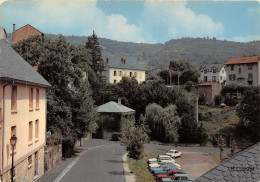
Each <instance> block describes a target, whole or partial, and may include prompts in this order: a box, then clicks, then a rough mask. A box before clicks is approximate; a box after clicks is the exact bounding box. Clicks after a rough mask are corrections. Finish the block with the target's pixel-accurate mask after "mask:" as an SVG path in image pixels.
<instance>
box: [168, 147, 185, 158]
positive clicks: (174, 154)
mask: <svg viewBox="0 0 260 182" xmlns="http://www.w3.org/2000/svg"><path fill="white" fill-rule="evenodd" d="M166 155H168V156H170V157H172V158H176V157H181V155H182V152H180V151H178V150H175V149H171V150H169V151H168V152H166Z"/></svg>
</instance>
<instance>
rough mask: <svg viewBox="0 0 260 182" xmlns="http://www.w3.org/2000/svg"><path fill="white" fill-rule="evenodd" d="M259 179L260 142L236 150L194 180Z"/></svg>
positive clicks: (199, 181) (201, 181)
mask: <svg viewBox="0 0 260 182" xmlns="http://www.w3.org/2000/svg"><path fill="white" fill-rule="evenodd" d="M259 180H260V142H258V143H257V144H255V145H253V146H251V147H249V148H247V149H245V150H242V151H240V152H238V153H237V154H235V155H233V156H232V157H231V158H229V159H227V160H225V161H223V162H222V163H221V164H220V165H218V166H217V167H215V168H213V169H211V170H210V171H208V172H207V173H205V174H203V175H202V176H200V177H199V178H197V179H196V180H195V181H197V182H210V181H215V182H218V181H230V182H237V181H257V182H258V181H259Z"/></svg>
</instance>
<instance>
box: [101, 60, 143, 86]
mask: <svg viewBox="0 0 260 182" xmlns="http://www.w3.org/2000/svg"><path fill="white" fill-rule="evenodd" d="M103 74H104V76H105V78H106V83H107V84H115V83H118V82H120V80H121V79H122V77H132V78H135V79H136V80H137V82H138V83H142V82H143V81H145V68H144V67H143V66H142V65H141V64H139V63H138V62H137V61H134V60H131V61H126V60H125V59H124V58H121V60H116V59H113V60H110V59H109V58H107V59H106V62H105V71H104V73H103Z"/></svg>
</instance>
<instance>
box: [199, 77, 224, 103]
mask: <svg viewBox="0 0 260 182" xmlns="http://www.w3.org/2000/svg"><path fill="white" fill-rule="evenodd" d="M198 89H199V94H200V95H203V96H204V97H205V99H206V103H207V104H209V105H212V106H214V105H215V96H216V95H219V94H220V92H221V90H222V85H220V84H219V83H216V82H204V83H201V84H199V88H198Z"/></svg>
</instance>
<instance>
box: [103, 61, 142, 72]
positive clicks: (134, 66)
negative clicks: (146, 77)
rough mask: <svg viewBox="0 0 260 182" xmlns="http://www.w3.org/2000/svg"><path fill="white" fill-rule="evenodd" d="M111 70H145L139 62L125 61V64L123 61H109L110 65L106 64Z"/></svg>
mask: <svg viewBox="0 0 260 182" xmlns="http://www.w3.org/2000/svg"><path fill="white" fill-rule="evenodd" d="M105 64H106V65H107V66H108V67H109V68H120V69H130V70H143V71H145V68H144V66H143V65H141V64H140V63H139V62H137V61H135V60H125V64H124V63H123V62H122V61H121V59H109V63H108V64H107V63H105Z"/></svg>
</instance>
